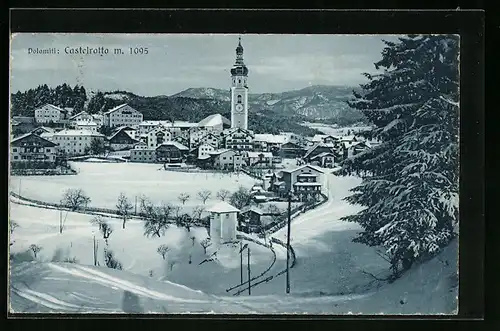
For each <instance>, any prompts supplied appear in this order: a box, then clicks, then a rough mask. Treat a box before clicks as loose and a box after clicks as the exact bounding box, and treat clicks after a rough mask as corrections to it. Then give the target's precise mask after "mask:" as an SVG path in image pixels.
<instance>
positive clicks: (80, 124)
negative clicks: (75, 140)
mask: <svg viewBox="0 0 500 331" xmlns="http://www.w3.org/2000/svg"><path fill="white" fill-rule="evenodd" d="M73 126H74V128H75V130H89V131H92V132H98V130H99V125H98V124H97V123H96V122H94V121H77V122H73Z"/></svg>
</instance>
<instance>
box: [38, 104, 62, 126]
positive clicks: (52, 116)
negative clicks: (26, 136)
mask: <svg viewBox="0 0 500 331" xmlns="http://www.w3.org/2000/svg"><path fill="white" fill-rule="evenodd" d="M67 113H68V111H67V110H65V109H62V108H60V107H57V106H54V105H51V104H46V105H44V106H42V107H40V108H37V109H35V121H36V122H37V123H51V122H52V123H61V122H63V121H64V120H65V119H66V118H67Z"/></svg>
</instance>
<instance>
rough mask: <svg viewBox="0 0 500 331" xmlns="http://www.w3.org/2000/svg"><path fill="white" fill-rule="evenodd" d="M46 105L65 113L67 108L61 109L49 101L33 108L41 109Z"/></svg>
mask: <svg viewBox="0 0 500 331" xmlns="http://www.w3.org/2000/svg"><path fill="white" fill-rule="evenodd" d="M46 106H49V107H51V108H54V109H55V110H58V111H60V112H63V113H67V112H68V110H67V109H63V108H61V107H57V106H54V105H53V104H50V103H46V104H45V105H43V106H42V107H38V108H37V109H35V110H38V109H42V108H43V107H46Z"/></svg>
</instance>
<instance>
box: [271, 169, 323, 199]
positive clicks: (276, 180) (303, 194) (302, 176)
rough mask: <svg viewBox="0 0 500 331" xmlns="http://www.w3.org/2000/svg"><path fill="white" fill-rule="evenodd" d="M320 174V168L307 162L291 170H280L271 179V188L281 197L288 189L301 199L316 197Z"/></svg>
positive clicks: (319, 191)
mask: <svg viewBox="0 0 500 331" xmlns="http://www.w3.org/2000/svg"><path fill="white" fill-rule="evenodd" d="M322 174H323V171H322V170H320V169H318V168H316V167H314V166H311V165H308V164H307V165H303V166H300V167H298V168H295V169H292V170H282V171H280V172H279V174H278V175H275V176H273V178H272V179H271V186H272V190H273V191H274V192H276V193H277V194H278V195H279V196H281V197H285V196H286V195H287V194H288V193H289V192H290V191H292V192H293V194H294V195H295V196H297V197H299V198H300V199H301V200H303V199H305V198H309V197H317V196H318V195H319V194H320V193H321V182H320V178H321V175H322Z"/></svg>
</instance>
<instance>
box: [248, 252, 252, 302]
mask: <svg viewBox="0 0 500 331" xmlns="http://www.w3.org/2000/svg"><path fill="white" fill-rule="evenodd" d="M247 252H248V262H247V269H248V295H251V294H252V292H251V290H250V289H251V286H250V247H248V250H247Z"/></svg>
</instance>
